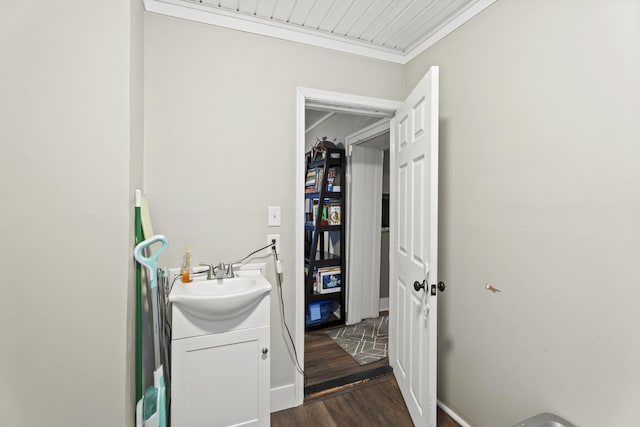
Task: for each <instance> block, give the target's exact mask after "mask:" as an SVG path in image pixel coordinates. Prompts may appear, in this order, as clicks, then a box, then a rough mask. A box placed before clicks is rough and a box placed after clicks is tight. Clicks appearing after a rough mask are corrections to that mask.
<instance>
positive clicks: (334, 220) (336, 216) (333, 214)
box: [327, 203, 342, 225]
mask: <svg viewBox="0 0 640 427" xmlns="http://www.w3.org/2000/svg"><path fill="white" fill-rule="evenodd" d="M340 211H341V208H340V204H339V203H330V204H329V212H328V214H327V221H328V224H329V225H340V224H342V221H341V219H342V215H341V213H340Z"/></svg>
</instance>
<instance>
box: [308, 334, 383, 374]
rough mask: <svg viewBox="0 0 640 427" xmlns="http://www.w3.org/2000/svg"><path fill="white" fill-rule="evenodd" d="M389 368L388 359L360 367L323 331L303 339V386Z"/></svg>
mask: <svg viewBox="0 0 640 427" xmlns="http://www.w3.org/2000/svg"><path fill="white" fill-rule="evenodd" d="M383 366H389V359H387V358H384V359H382V360H378V361H377V362H373V363H369V364H366V365H362V366H361V365H360V364H359V363H358V362H356V361H355V359H354V358H353V357H351V356H349V355H348V354H347V352H345V351H344V350H343V349H341V348H340V346H339V345H338V344H336V343H335V341H333V340H332V339H331V338H329V336H327V334H326V333H325V332H324V331H323V330H317V331H312V332H307V333H306V334H305V337H304V371H305V373H306V374H307V379H306V381H305V386H311V385H315V384H319V383H322V382H325V381H329V380H333V379H336V378H342V377H346V376H349V375H353V374H358V373H361V372H365V371H369V370H373V369H376V368H380V367H383Z"/></svg>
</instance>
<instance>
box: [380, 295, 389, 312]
mask: <svg viewBox="0 0 640 427" xmlns="http://www.w3.org/2000/svg"><path fill="white" fill-rule="evenodd" d="M387 310H389V297H387V298H380V311H387Z"/></svg>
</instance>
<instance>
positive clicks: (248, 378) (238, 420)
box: [171, 326, 271, 427]
mask: <svg viewBox="0 0 640 427" xmlns="http://www.w3.org/2000/svg"><path fill="white" fill-rule="evenodd" d="M269 339H270V338H269V327H268V326H266V327H261V328H252V329H243V330H238V331H231V332H225V333H220V334H212V335H204V336H200V337H195V338H186V339H180V340H175V341H173V342H172V363H171V366H172V370H171V377H172V384H171V395H172V399H171V423H172V425H173V426H176V427H217V426H220V427H222V426H225V427H226V426H234V425H243V426H268V425H269V420H270V408H269V387H270V384H269V382H270V380H269V378H270V360H269V359H270V354H271V353H270V350H269Z"/></svg>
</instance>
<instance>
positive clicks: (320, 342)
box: [271, 330, 460, 427]
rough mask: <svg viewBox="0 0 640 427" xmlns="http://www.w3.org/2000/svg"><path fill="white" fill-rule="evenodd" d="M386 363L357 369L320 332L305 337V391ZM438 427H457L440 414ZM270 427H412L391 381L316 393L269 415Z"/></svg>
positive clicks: (390, 378) (386, 378) (383, 379)
mask: <svg viewBox="0 0 640 427" xmlns="http://www.w3.org/2000/svg"><path fill="white" fill-rule="evenodd" d="M388 364H389V361H388V359H386V358H385V359H383V360H380V361H378V362H375V363H370V364H368V365H363V366H360V365H359V364H358V362H356V361H355V360H354V359H353V358H352V357H351V356H349V355H348V354H347V353H346V352H345V351H344V350H342V349H341V348H340V347H339V346H338V345H337V344H336V343H335V342H334V341H333V340H332V339H331V338H329V337H328V336H327V335H326V334H325V333H324V332H323V331H321V330H318V331H313V332H308V333H307V334H306V335H305V372H306V374H307V380H306V381H305V385H306V386H310V385H315V384H320V383H323V382H326V381H329V380H334V379H337V378H342V377H345V376H349V375H353V374H358V373H362V372H364V371H367V370H371V369H376V368H381V367H384V366H388ZM437 418H438V423H437V426H438V427H460V426H459V425H458V424H457V423H456V422H455V421H454V420H453V419H451V418H450V417H449V416H448V415H447V414H446V413H444V412H443V411H442V410H441V409H440V408H438V414H437ZM271 425H272V426H273V427H288V426H291V427H294V426H295V427H297V426H305V427H306V426H319V427H324V426H328V427H332V426H335V427H342V426H348V427H351V426H371V427H375V426H381V427H382V426H394V427H396V426H397V427H403V426H407V427H410V426H413V423H412V421H411V417H410V416H409V411H408V410H407V407H406V405H405V403H404V400H403V398H402V395H401V393H400V389H399V388H398V384H397V382H396V380H395V378H394V376H393V375H387V376H383V377H378V378H374V379H371V380H368V381H360V382H358V383H355V384H353V385H347V386H342V387H337V388H336V389H332V390H327V391H326V392H320V393H315V394H313V395H311V396H309V397H307V398H305V402H304V404H303V405H302V406H298V407H296V408H291V409H287V410H284V411H280V412H275V413H273V414H271Z"/></svg>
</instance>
